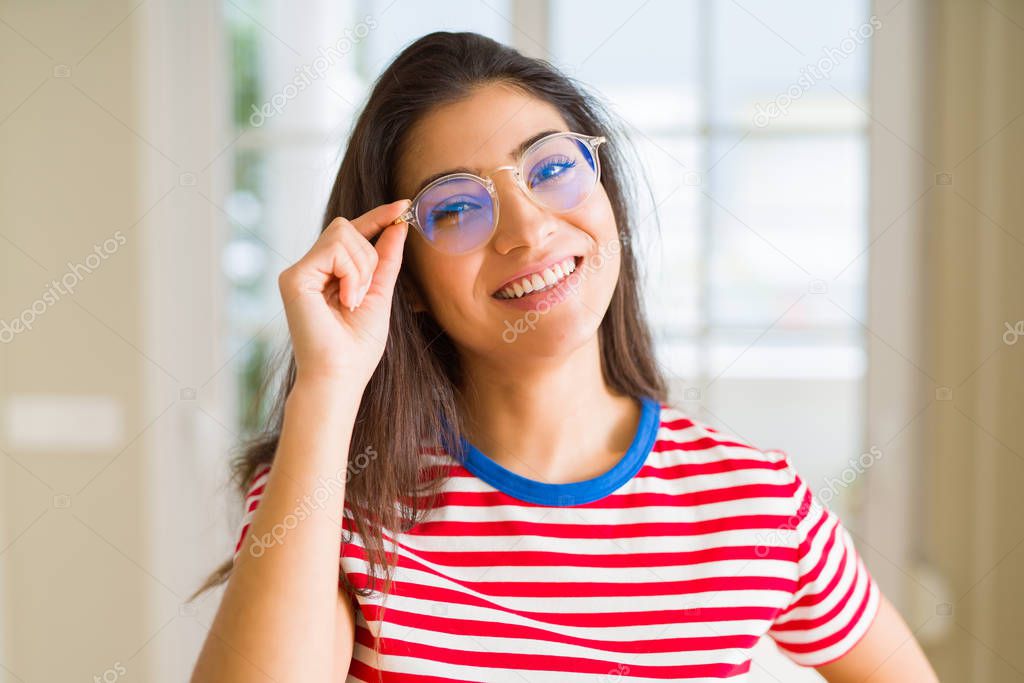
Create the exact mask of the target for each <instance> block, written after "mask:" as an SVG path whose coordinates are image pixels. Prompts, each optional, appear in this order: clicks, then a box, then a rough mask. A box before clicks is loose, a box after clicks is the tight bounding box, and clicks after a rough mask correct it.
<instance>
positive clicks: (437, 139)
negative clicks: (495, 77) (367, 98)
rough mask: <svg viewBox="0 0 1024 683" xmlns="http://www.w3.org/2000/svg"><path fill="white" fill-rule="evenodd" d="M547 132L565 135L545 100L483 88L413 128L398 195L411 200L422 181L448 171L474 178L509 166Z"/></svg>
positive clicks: (498, 88)
mask: <svg viewBox="0 0 1024 683" xmlns="http://www.w3.org/2000/svg"><path fill="white" fill-rule="evenodd" d="M549 129H550V130H568V128H567V127H566V123H565V120H564V119H563V118H562V116H561V114H560V113H559V112H558V110H557V109H555V107H554V106H553V105H551V104H550V103H548V102H547V101H545V100H542V99H540V98H537V97H535V96H533V95H530V94H528V93H525V92H523V91H521V90H518V89H516V88H514V87H511V86H509V85H506V84H489V85H486V86H483V87H481V88H479V89H478V90H476V91H475V92H474V93H473V94H472V95H470V96H469V97H467V98H465V99H463V100H460V101H458V102H453V103H451V104H446V105H443V106H440V107H438V108H436V109H434V110H432V111H430V112H429V113H427V114H426V115H425V116H424V117H423V118H421V119H420V120H419V121H418V122H417V123H416V124H415V125H414V126H413V127H412V129H411V130H410V131H409V135H408V137H407V138H406V140H405V148H404V149H403V150H402V155H401V159H400V161H399V168H398V190H399V194H400V195H401V196H402V197H412V195H413V194H414V193H415V191H416V189H417V188H418V187H419V186H420V184H421V182H422V180H423V179H424V178H428V177H430V176H432V175H435V174H437V173H441V172H445V171H448V170H449V169H456V168H467V169H470V170H472V171H473V172H475V173H478V174H479V173H483V172H486V171H488V170H490V169H493V168H494V167H495V166H500V165H502V164H506V163H509V162H510V161H511V160H512V152H513V151H514V150H515V148H516V147H517V146H518V145H519V144H520V143H521V142H522V141H523V140H526V139H528V138H530V137H531V136H533V135H535V134H536V133H538V132H539V131H543V130H549Z"/></svg>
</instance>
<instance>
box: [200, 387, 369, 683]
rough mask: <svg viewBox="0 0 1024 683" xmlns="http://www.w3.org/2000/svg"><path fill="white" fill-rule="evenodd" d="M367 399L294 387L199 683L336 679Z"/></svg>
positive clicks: (336, 391) (206, 648) (202, 659)
mask: <svg viewBox="0 0 1024 683" xmlns="http://www.w3.org/2000/svg"><path fill="white" fill-rule="evenodd" d="M361 394H362V387H358V390H346V389H343V388H340V387H338V386H337V385H333V384H328V383H309V382H306V383H302V382H297V383H296V385H295V387H294V388H293V390H292V392H291V394H290V395H289V397H288V399H287V405H286V408H285V413H284V424H283V427H282V431H281V435H280V440H279V442H278V447H277V452H276V455H275V459H274V465H273V468H272V469H271V472H270V475H269V478H268V480H267V482H266V486H265V489H264V492H263V497H262V499H261V502H260V505H259V507H258V508H257V509H256V511H255V513H254V516H253V519H252V521H251V524H250V527H249V532H248V533H247V534H246V538H245V539H244V540H243V545H242V547H241V549H240V552H239V555H238V558H237V560H236V562H235V567H234V570H233V573H232V576H231V579H230V580H229V582H228V584H227V588H226V590H225V593H224V597H223V600H222V603H221V606H220V609H219V611H218V613H217V617H216V619H215V621H214V623H213V626H212V628H211V636H210V637H209V638H208V639H207V643H206V645H205V646H204V648H203V652H202V654H201V655H200V658H199V662H198V664H197V667H196V673H195V676H194V678H193V680H194V681H196V682H205V681H218V682H222V681H235V680H238V681H241V680H246V681H251V680H263V679H266V680H275V681H278V682H284V681H292V680H301V681H313V682H319V681H324V682H326V681H328V680H329V679H330V677H331V676H332V675H333V665H334V659H335V656H336V653H335V652H334V651H333V650H334V648H335V647H337V643H338V640H337V637H336V624H335V621H336V609H337V607H336V606H337V601H338V580H339V560H338V557H339V549H340V547H341V510H342V506H343V504H344V481H345V468H346V466H347V462H348V449H349V444H350V441H351V434H352V428H353V424H354V422H355V416H356V410H357V408H358V405H359V400H360V397H361ZM261 677H262V678H261Z"/></svg>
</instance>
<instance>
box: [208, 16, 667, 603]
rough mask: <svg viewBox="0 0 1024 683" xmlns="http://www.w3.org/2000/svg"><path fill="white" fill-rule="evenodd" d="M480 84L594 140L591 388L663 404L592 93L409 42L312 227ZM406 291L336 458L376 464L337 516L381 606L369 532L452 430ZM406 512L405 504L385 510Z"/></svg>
mask: <svg viewBox="0 0 1024 683" xmlns="http://www.w3.org/2000/svg"><path fill="white" fill-rule="evenodd" d="M489 83H503V84H507V85H510V86H512V87H516V88H519V89H521V90H522V91H523V92H525V93H527V94H529V95H531V96H533V97H537V98H539V99H542V100H545V101H546V102H549V103H550V104H551V105H553V106H554V107H555V108H556V109H557V110H558V111H559V112H560V113H561V115H562V117H563V119H564V120H565V122H566V124H567V125H568V126H569V127H570V129H571V130H573V131H575V132H578V133H583V134H586V135H604V136H605V137H606V138H607V139H608V144H606V145H604V146H602V148H601V155H602V158H601V183H602V185H603V186H604V190H605V193H606V194H607V196H608V200H609V202H610V204H611V207H612V211H613V213H614V216H615V220H616V223H617V226H618V231H619V241H620V243H621V249H620V258H621V265H620V273H619V279H618V283H617V285H616V287H615V290H614V293H613V295H612V298H611V302H610V304H609V307H608V311H607V313H606V314H605V316H604V319H603V320H602V322H601V325H600V328H599V330H598V335H599V343H600V349H601V368H602V372H603V375H604V379H605V382H606V383H607V384H608V386H609V387H610V388H611V389H613V390H614V391H616V392H617V393H619V394H622V395H628V396H633V397H640V396H650V397H652V398H655V399H657V400H659V401H664V400H666V395H667V392H666V387H665V381H664V378H663V377H662V375H661V371H660V369H659V368H658V364H657V362H656V361H655V356H654V352H653V347H652V340H651V335H650V331H649V329H648V326H647V322H646V320H645V318H644V316H643V310H642V308H641V302H640V296H639V288H638V282H639V274H638V270H637V261H636V258H635V255H634V244H633V236H634V228H635V225H634V220H635V219H634V216H633V215H632V212H633V210H634V206H635V201H634V200H635V199H636V184H635V183H634V181H633V178H632V177H631V175H630V174H629V173H628V172H627V167H628V164H627V163H626V158H627V157H626V154H625V153H626V152H627V151H628V150H630V149H631V147H630V146H629V144H628V136H627V135H626V133H625V131H624V128H623V127H622V126H621V125H620V124H619V123H617V122H616V120H615V119H614V117H612V116H611V114H610V113H609V112H608V109H607V108H606V107H605V106H604V105H603V104H602V103H601V102H600V100H599V99H598V98H597V97H596V96H595V95H593V94H592V93H590V92H588V91H587V90H586V89H585V88H584V87H583V86H582V85H581V84H579V83H578V82H576V81H575V80H574V79H571V78H570V77H568V76H566V75H565V74H563V73H561V72H560V71H559V70H558V69H556V68H555V67H554V66H552V65H551V64H550V63H549V62H547V61H544V60H540V59H533V58H529V57H526V56H524V55H522V54H520V53H519V52H517V51H516V50H514V49H512V48H510V47H508V46H506V45H503V44H501V43H498V42H496V41H494V40H491V39H490V38H487V37H485V36H481V35H479V34H476V33H448V32H436V33H431V34H428V35H426V36H423V37H422V38H420V39H418V40H416V41H415V42H413V43H412V44H411V45H409V46H408V47H407V48H405V50H403V51H402V53H401V54H399V55H398V56H397V57H396V58H395V60H394V61H393V62H392V63H391V64H390V66H388V68H387V69H386V70H385V71H384V72H383V73H382V74H381V75H380V76H379V77H378V79H377V81H376V82H375V83H374V86H373V89H372V91H371V92H370V95H369V98H368V99H367V101H366V104H365V105H364V107H363V110H362V113H361V114H360V116H359V118H358V120H357V121H356V123H355V126H354V127H353V129H352V133H351V136H350V138H349V141H348V147H347V149H346V151H345V156H344V158H343V160H342V162H341V167H340V169H339V170H338V176H337V178H336V179H335V181H334V188H333V190H332V191H331V196H330V199H329V200H328V202H327V210H326V212H325V213H324V218H323V227H322V228H321V229H324V228H326V227H327V226H328V224H330V222H331V221H332V220H333V219H334V218H335V217H337V216H346V217H354V216H358V215H360V214H362V213H364V212H366V211H368V210H370V209H372V208H373V207H375V206H378V205H380V204H385V203H388V202H391V201H394V200H395V199H396V198H397V195H396V169H397V164H398V163H399V159H400V155H401V150H402V149H403V145H404V143H405V136H406V135H407V133H408V131H409V130H410V129H411V128H412V127H413V125H414V124H415V123H416V122H417V121H418V120H419V119H420V118H421V117H422V116H423V115H424V114H425V113H427V112H428V111H430V110H432V109H434V108H435V107H438V106H441V105H444V104H449V103H452V102H455V101H458V100H460V99H463V98H465V97H467V96H469V95H470V94H471V93H472V92H473V91H474V90H475V89H476V88H478V87H479V86H481V85H485V84H489ZM634 171H635V169H634ZM417 287H418V285H417V283H416V280H415V275H414V274H413V273H412V272H411V271H410V269H408V268H403V269H402V271H401V273H400V274H399V278H398V282H397V283H396V285H395V294H394V297H393V302H392V306H391V323H390V329H389V332H388V338H387V341H386V345H385V349H384V355H383V358H382V359H381V362H380V364H379V365H378V366H377V368H376V371H375V372H374V373H373V376H372V377H371V379H370V382H369V384H368V385H367V386H366V390H365V391H364V393H363V397H362V401H361V403H360V405H359V410H358V412H357V416H356V421H355V424H354V426H353V432H352V439H351V444H350V447H349V456H350V462H351V461H352V458H353V457H354V456H355V454H358V453H364V452H367V449H375V450H376V451H377V452H378V453H379V456H378V457H375V458H373V459H372V460H370V461H369V463H368V464H367V465H366V467H365V469H363V470H362V471H360V472H359V473H358V475H356V476H350V477H349V478H348V480H347V481H346V484H345V502H346V505H351V506H352V509H353V513H354V518H353V523H354V525H355V527H356V530H357V532H358V533H359V535H360V537H361V539H362V541H363V543H364V547H365V548H366V551H367V555H368V560H369V564H370V568H371V572H370V573H371V574H372V575H373V576H375V577H378V578H380V579H382V580H383V581H384V584H385V588H384V591H383V593H384V595H387V593H388V590H389V588H390V586H391V581H392V571H393V570H394V564H393V563H391V562H390V561H389V560H388V558H387V557H385V549H384V538H383V532H384V531H385V530H387V531H389V532H394V531H395V530H407V529H409V528H411V527H412V526H414V525H415V524H418V523H419V522H420V521H422V520H423V519H424V518H425V516H426V514H427V513H428V512H429V510H430V509H431V507H432V506H433V500H434V498H433V496H434V495H435V494H436V493H437V492H438V491H439V489H440V488H441V486H442V485H443V484H444V475H443V474H437V475H436V476H435V477H433V478H428V479H426V480H425V479H424V478H423V476H422V471H421V459H420V458H418V457H417V456H418V455H419V454H420V453H421V452H422V441H423V439H428V440H429V443H433V444H441V443H443V442H442V438H443V435H444V434H445V433H447V434H449V436H450V438H451V439H452V441H453V442H454V443H458V439H459V435H460V434H461V433H462V429H463V423H462V421H461V418H460V414H459V410H458V404H457V400H456V388H457V387H459V386H461V379H462V378H461V376H460V365H459V357H458V353H457V350H456V347H455V345H454V344H453V343H452V340H451V338H450V337H449V336H448V335H447V333H446V332H445V331H444V330H443V329H441V328H440V327H439V325H438V324H437V322H436V321H435V320H434V318H433V316H431V315H430V313H429V312H419V313H417V312H414V310H413V306H412V302H413V298H412V297H411V292H413V291H415V290H416V288H417ZM282 357H283V358H287V359H288V365H287V370H286V371H285V372H284V374H283V376H282V378H281V380H280V387H279V389H278V391H277V395H276V399H275V400H274V403H273V406H272V408H271V412H270V419H269V424H268V425H267V426H266V428H265V429H264V431H263V432H262V433H261V434H260V435H258V436H257V437H256V438H254V439H252V440H251V441H249V442H248V443H246V444H244V445H243V447H242V451H241V454H240V455H239V456H238V457H237V458H236V459H235V460H234V461H233V463H232V469H233V473H234V480H235V482H236V483H237V485H238V487H239V490H240V491H241V492H242V493H243V495H244V492H245V491H246V489H247V485H248V483H249V482H250V481H251V479H252V476H253V474H254V473H255V471H256V470H257V468H259V467H260V465H263V464H264V463H269V462H271V461H272V460H273V458H274V452H275V451H276V449H277V443H278V439H279V437H280V434H281V426H282V423H283V419H284V403H285V398H286V397H287V396H288V393H289V392H290V391H291V389H292V386H293V385H294V382H295V358H294V355H292V353H291V351H290V349H286V350H285V352H284V354H283V356H282ZM446 425H447V426H446ZM445 430H450V431H447V432H446V431H445ZM371 452H372V451H371ZM406 500H411V501H413V502H414V504H413V505H403V506H398V505H396V503H397V502H398V501H406ZM417 501H418V502H417ZM345 540H346V541H347V540H350V537H349V538H346V539H345ZM231 567H232V561H231V560H228V561H227V562H225V563H224V564H223V565H222V566H221V567H220V568H218V569H217V570H216V571H215V572H214V573H213V574H212V575H211V576H210V578H209V579H208V580H207V582H206V583H205V584H204V585H203V586H202V587H201V588H200V589H199V591H197V593H196V595H198V594H200V593H202V592H203V591H205V590H206V589H208V588H211V587H213V586H216V585H218V584H220V583H223V582H224V581H226V580H227V578H228V576H229V575H230V573H231ZM341 578H342V582H343V584H344V585H345V587H346V590H347V591H348V592H349V593H350V594H359V595H364V596H367V595H369V594H371V593H372V592H373V590H372V586H373V582H371V583H370V585H369V587H366V588H362V589H360V588H357V587H355V586H353V585H352V584H351V583H350V582H349V580H348V578H347V576H346V575H345V573H344V572H342V574H341Z"/></svg>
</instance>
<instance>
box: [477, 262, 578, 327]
mask: <svg viewBox="0 0 1024 683" xmlns="http://www.w3.org/2000/svg"><path fill="white" fill-rule="evenodd" d="M556 263H557V261H556ZM579 266H580V264H577V269H576V270H575V271H573V272H572V273H570V274H569V277H566V278H562V280H561V281H560V282H558V283H557V284H556V285H555V286H554V287H550V288H548V289H546V290H544V291H543V292H540V293H537V292H531V293H530V294H527V295H525V296H522V297H519V298H518V299H499V298H497V297H494V300H495V301H497V302H498V303H499V304H502V305H504V306H508V307H510V308H514V309H517V310H519V311H523V312H529V311H537V310H540V311H542V312H546V310H550V309H552V308H554V307H555V306H557V305H559V304H560V303H562V302H563V301H565V300H567V299H569V298H571V297H574V296H576V295H578V294H579V289H580V285H581V283H582V282H583V275H582V274H581V270H580V267H579ZM506 324H508V321H506ZM518 324H519V323H517V325H518Z"/></svg>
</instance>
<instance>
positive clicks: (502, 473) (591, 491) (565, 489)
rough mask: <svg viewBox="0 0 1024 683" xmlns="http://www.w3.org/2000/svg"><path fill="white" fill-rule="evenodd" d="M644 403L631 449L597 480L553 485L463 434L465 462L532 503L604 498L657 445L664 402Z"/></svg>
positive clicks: (479, 474)
mask: <svg viewBox="0 0 1024 683" xmlns="http://www.w3.org/2000/svg"><path fill="white" fill-rule="evenodd" d="M640 403H641V411H640V423H639V424H638V425H637V430H636V434H635V435H634V436H633V442H632V443H631V444H630V446H629V450H627V451H626V454H625V455H623V456H622V459H621V460H619V462H618V463H616V465H615V466H614V467H612V468H611V469H610V470H608V471H607V472H605V473H603V474H600V475H598V476H596V477H594V478H593V479H587V480H586V481H576V482H570V483H567V484H549V483H546V482H542V481H537V480H535V479H530V478H528V477H524V476H522V475H520V474H516V473H515V472H513V471H511V470H508V469H505V468H504V467H502V466H501V465H499V464H498V463H497V462H495V461H494V460H492V459H491V458H490V457H488V456H486V455H484V454H483V453H482V452H481V451H480V450H479V449H477V448H476V447H475V446H474V445H473V444H471V443H470V442H469V441H467V440H466V439H465V437H461V436H460V442H461V444H462V451H463V453H464V454H465V459H464V461H463V465H464V466H465V467H466V469H467V470H469V471H470V472H472V473H473V474H474V475H476V476H477V477H479V478H480V479H482V480H483V481H485V482H487V483H488V484H490V485H491V486H493V487H494V488H496V489H498V490H499V491H501V492H503V493H506V494H508V495H510V496H512V497H513V498H518V499H520V500H524V501H526V502H529V503H537V504H539V505H553V506H558V507H567V506H570V505H583V504H585V503H591V502H593V501H595V500H600V499H601V498H604V497H605V496H607V495H608V494H610V493H612V492H613V491H615V490H616V489H618V488H619V487H620V486H622V485H623V484H625V483H626V482H627V481H629V480H630V479H632V478H633V476H634V475H635V474H636V473H637V472H639V471H640V468H641V467H643V465H644V462H646V460H647V455H648V454H649V453H650V452H651V449H652V448H653V447H654V441H655V438H656V437H657V435H658V427H659V426H660V425H661V404H660V403H659V402H658V401H657V400H655V399H653V398H650V397H647V396H644V397H641V398H640ZM448 450H449V452H452V451H451V449H448ZM456 457H457V456H456Z"/></svg>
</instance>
